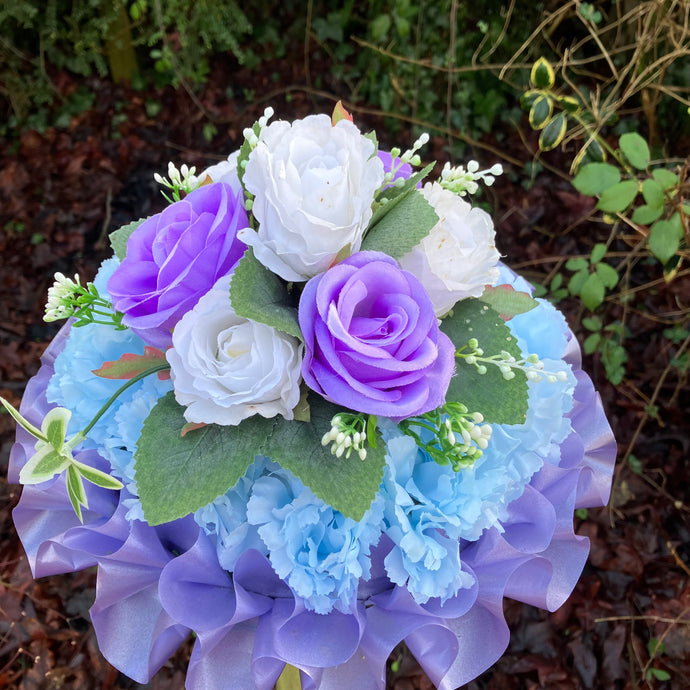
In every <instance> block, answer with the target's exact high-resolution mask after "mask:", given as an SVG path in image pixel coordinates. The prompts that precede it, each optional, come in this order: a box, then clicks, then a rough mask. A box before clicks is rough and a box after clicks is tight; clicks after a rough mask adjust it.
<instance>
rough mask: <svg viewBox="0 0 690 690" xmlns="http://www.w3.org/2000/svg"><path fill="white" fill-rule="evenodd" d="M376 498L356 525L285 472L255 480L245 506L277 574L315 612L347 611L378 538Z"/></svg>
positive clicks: (365, 575)
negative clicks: (371, 549)
mask: <svg viewBox="0 0 690 690" xmlns="http://www.w3.org/2000/svg"><path fill="white" fill-rule="evenodd" d="M382 509H383V505H382V500H381V499H380V498H378V497H377V499H376V500H375V501H374V503H373V504H372V507H371V508H370V509H369V511H368V512H367V514H365V516H364V518H363V519H362V520H361V521H360V522H355V521H354V520H352V519H351V518H347V517H345V516H344V515H342V513H340V512H339V511H337V510H334V509H333V508H332V507H331V506H330V505H328V504H326V503H324V502H323V501H322V500H320V499H319V498H317V497H316V496H315V495H314V494H313V493H312V492H311V491H310V490H309V489H308V488H306V487H305V486H304V484H302V482H301V481H300V480H299V479H296V478H295V477H293V476H292V474H290V473H289V472H287V471H286V470H283V469H280V470H276V471H273V472H270V473H268V474H264V475H263V476H261V477H259V478H258V479H257V480H256V481H255V482H254V485H253V487H252V493H251V496H250V498H249V501H248V503H247V520H248V522H249V524H251V525H255V526H256V527H257V528H258V532H259V535H260V536H261V539H262V541H263V543H264V544H265V545H266V548H267V549H268V555H269V557H270V559H271V565H272V567H273V569H274V570H275V571H276V573H277V574H278V576H279V577H280V578H282V579H283V580H284V581H285V582H286V583H287V584H288V586H289V587H290V588H291V589H292V591H293V592H294V593H295V595H296V596H298V597H300V598H301V599H302V600H303V601H304V604H305V606H306V607H307V608H308V609H310V610H312V611H315V612H316V613H322V614H326V613H329V612H330V611H331V610H332V609H333V608H334V607H335V608H336V609H338V610H340V611H343V612H349V611H350V609H351V607H352V605H353V604H354V602H355V600H356V597H357V586H358V582H359V580H360V578H364V579H368V578H369V575H370V567H371V562H370V559H369V551H370V548H371V546H372V545H373V544H374V543H375V542H377V541H378V538H379V536H380V534H381V529H380V523H381V518H382Z"/></svg>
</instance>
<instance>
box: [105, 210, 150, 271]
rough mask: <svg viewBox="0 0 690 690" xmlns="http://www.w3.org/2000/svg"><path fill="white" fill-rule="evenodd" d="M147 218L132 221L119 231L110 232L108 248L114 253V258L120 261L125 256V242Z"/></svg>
mask: <svg viewBox="0 0 690 690" xmlns="http://www.w3.org/2000/svg"><path fill="white" fill-rule="evenodd" d="M145 220H148V219H147V218H140V219H139V220H135V221H132V222H131V223H128V224H127V225H123V226H122V227H121V228H120V229H119V230H115V231H114V232H111V233H110V235H109V236H108V239H109V240H110V246H111V247H112V249H113V252H114V253H115V256H116V257H117V258H118V259H120V261H122V260H123V259H124V258H125V256H127V240H128V239H129V236H130V235H131V234H132V233H133V232H134V231H135V230H136V229H137V228H138V227H139V226H140V225H141V224H142V223H143V222H144V221H145Z"/></svg>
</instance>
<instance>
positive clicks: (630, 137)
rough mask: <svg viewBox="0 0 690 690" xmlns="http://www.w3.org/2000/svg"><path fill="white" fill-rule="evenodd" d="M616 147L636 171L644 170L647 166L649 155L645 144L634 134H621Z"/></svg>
mask: <svg viewBox="0 0 690 690" xmlns="http://www.w3.org/2000/svg"><path fill="white" fill-rule="evenodd" d="M618 146H620V149H621V151H622V152H623V154H624V155H625V157H626V158H627V159H628V160H629V161H630V164H631V165H632V166H633V167H635V168H637V169H638V170H645V169H646V168H647V166H648V165H649V160H650V154H649V146H648V144H647V142H646V141H645V140H644V139H643V138H642V137H641V136H640V135H639V134H637V133H636V132H628V133H627V134H623V135H622V136H621V138H620V139H619V140H618Z"/></svg>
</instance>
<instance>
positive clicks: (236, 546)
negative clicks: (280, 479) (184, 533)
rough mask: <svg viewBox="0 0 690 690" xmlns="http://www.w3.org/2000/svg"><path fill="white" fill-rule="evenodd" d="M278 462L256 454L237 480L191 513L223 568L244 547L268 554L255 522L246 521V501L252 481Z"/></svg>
mask: <svg viewBox="0 0 690 690" xmlns="http://www.w3.org/2000/svg"><path fill="white" fill-rule="evenodd" d="M279 469H280V465H277V464H276V463H273V462H270V461H269V460H268V459H267V458H264V457H262V456H259V457H257V458H256V461H255V462H254V463H253V464H252V465H250V466H249V468H248V469H247V472H246V473H245V475H244V477H241V478H240V480H239V481H238V482H237V484H236V485H235V486H234V487H233V488H232V489H230V490H229V491H227V492H226V493H224V494H223V495H222V496H218V498H216V499H215V500H214V501H212V502H211V503H209V504H208V505H207V506H204V507H203V508H200V509H199V510H197V511H196V513H195V514H194V519H195V520H196V522H197V524H198V525H199V526H200V527H201V528H202V529H203V530H204V531H205V532H206V534H207V535H209V536H210V537H211V539H212V541H213V542H214V543H215V544H216V552H217V554H218V562H219V563H220V564H221V566H222V567H223V568H225V570H230V571H232V570H234V569H235V564H236V563H237V559H238V558H239V557H240V555H241V554H242V553H243V552H244V551H245V550H247V549H256V550H257V551H260V552H261V553H263V554H264V555H267V554H268V549H267V548H266V545H265V544H264V543H263V541H262V540H261V537H260V536H259V531H258V529H257V527H256V526H255V525H250V524H249V523H248V522H247V501H248V500H249V497H250V496H251V493H252V488H253V486H254V482H255V481H256V480H257V479H258V478H259V477H261V476H263V475H264V474H265V473H266V472H275V471H277V470H279Z"/></svg>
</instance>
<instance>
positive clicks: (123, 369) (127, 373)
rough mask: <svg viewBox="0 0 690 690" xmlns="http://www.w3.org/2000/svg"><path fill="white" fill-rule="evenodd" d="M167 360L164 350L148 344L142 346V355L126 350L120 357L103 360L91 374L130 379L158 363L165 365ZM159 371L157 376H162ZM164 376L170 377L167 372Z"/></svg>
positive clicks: (107, 377) (106, 377)
mask: <svg viewBox="0 0 690 690" xmlns="http://www.w3.org/2000/svg"><path fill="white" fill-rule="evenodd" d="M167 364H168V361H167V360H166V358H165V352H163V351H162V350H159V349H158V348H157V347H151V346H150V345H146V346H144V354H143V355H135V354H134V353H131V352H127V353H126V354H124V355H122V357H120V359H116V360H113V361H110V362H103V364H102V366H101V367H100V369H94V370H92V372H91V373H92V374H95V375H96V376H100V377H101V378H104V379H131V378H134V377H135V376H137V375H138V374H143V373H144V372H145V371H148V370H149V369H153V368H154V367H157V366H159V365H166V366H167ZM163 373H164V372H160V373H159V374H158V377H159V378H163V377H162V376H161V374H163ZM166 378H170V374H169V373H168V374H167V376H166Z"/></svg>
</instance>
